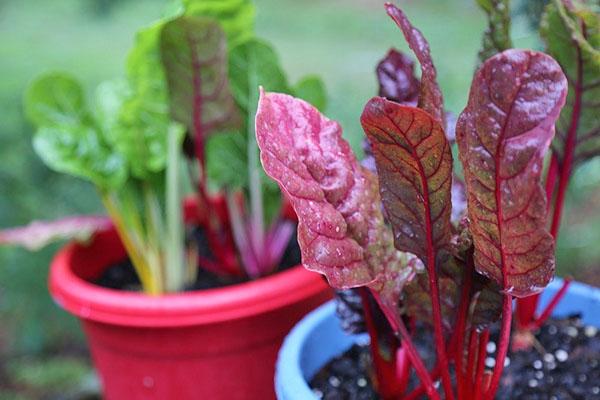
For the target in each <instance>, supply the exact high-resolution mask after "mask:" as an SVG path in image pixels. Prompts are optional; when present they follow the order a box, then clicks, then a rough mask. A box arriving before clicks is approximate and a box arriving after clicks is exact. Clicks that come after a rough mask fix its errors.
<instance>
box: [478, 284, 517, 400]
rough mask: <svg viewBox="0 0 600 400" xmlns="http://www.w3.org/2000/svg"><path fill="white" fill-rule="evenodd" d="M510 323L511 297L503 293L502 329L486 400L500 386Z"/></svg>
mask: <svg viewBox="0 0 600 400" xmlns="http://www.w3.org/2000/svg"><path fill="white" fill-rule="evenodd" d="M511 322H512V296H511V295H510V294H508V293H505V294H504V296H503V301H502V327H501V328H500V339H499V341H498V350H497V353H496V364H495V365H494V372H493V373H492V379H491V381H490V386H489V388H488V389H487V392H486V394H485V396H484V398H485V399H486V400H494V396H495V394H496V391H497V390H498V386H499V385H500V378H501V377H502V371H503V370H504V360H505V359H506V354H507V353H508V346H509V344H510V326H511Z"/></svg>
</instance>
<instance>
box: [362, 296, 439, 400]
mask: <svg viewBox="0 0 600 400" xmlns="http://www.w3.org/2000/svg"><path fill="white" fill-rule="evenodd" d="M371 293H372V294H373V297H374V298H375V300H376V301H377V304H379V307H380V308H381V311H383V313H384V314H385V317H386V319H387V320H388V322H389V323H390V326H391V327H392V329H393V330H394V332H396V334H398V335H399V336H400V338H401V339H402V346H406V351H407V353H408V357H409V358H410V362H411V363H412V365H413V367H415V372H416V373H417V376H418V377H419V379H420V380H421V382H422V383H423V384H424V385H425V391H426V392H427V395H428V396H429V398H431V399H432V400H440V395H439V393H438V392H437V390H436V389H435V386H434V385H433V381H432V380H431V376H430V375H429V372H428V371H427V368H426V367H425V364H424V363H423V360H422V359H421V356H420V355H419V352H418V351H417V349H416V348H415V345H414V344H413V342H412V338H411V337H410V334H409V333H408V330H407V329H406V326H405V325H404V321H402V318H400V316H399V315H398V313H397V312H396V310H394V307H390V306H388V305H387V304H386V303H385V302H384V301H382V300H381V297H380V296H379V293H377V292H375V291H373V290H371Z"/></svg>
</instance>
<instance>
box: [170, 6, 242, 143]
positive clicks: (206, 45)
mask: <svg viewBox="0 0 600 400" xmlns="http://www.w3.org/2000/svg"><path fill="white" fill-rule="evenodd" d="M160 51H161V57H162V61H163V65H164V68H165V73H166V78H167V83H168V86H169V95H170V98H171V101H170V107H171V115H172V117H173V119H175V120H176V121H178V122H180V123H182V124H184V125H185V126H186V127H187V128H188V130H189V131H190V132H193V133H194V137H195V139H197V140H199V141H203V140H204V139H205V137H206V136H207V135H209V134H210V133H213V132H215V131H217V130H221V129H226V128H235V127H237V126H238V125H239V123H240V116H239V113H238V110H237V108H236V105H235V102H234V99H233V95H232V94H231V90H230V87H229V81H228V74H227V46H226V39H225V33H224V32H223V30H222V29H221V28H220V26H219V23H218V22H217V21H216V20H213V19H211V18H207V17H197V16H196V17H192V16H181V17H178V18H176V19H174V20H172V21H169V22H168V23H166V24H165V26H164V27H163V28H162V31H161V36H160Z"/></svg>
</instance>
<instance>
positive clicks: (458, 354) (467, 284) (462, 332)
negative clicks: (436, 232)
mask: <svg viewBox="0 0 600 400" xmlns="http://www.w3.org/2000/svg"><path fill="white" fill-rule="evenodd" d="M466 264H467V265H466V269H465V281H464V284H463V286H462V289H461V294H460V303H459V306H458V320H457V322H456V330H455V335H454V338H453V340H454V341H455V343H452V347H453V348H454V349H453V351H454V365H455V366H456V383H457V387H458V398H459V399H463V398H464V395H465V393H464V390H465V383H464V371H463V357H464V348H465V344H464V340H465V336H466V325H467V314H468V313H469V303H470V300H471V287H472V285H473V250H472V249H471V250H470V251H469V252H468V253H467V258H466Z"/></svg>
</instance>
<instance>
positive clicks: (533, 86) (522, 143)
mask: <svg viewBox="0 0 600 400" xmlns="http://www.w3.org/2000/svg"><path fill="white" fill-rule="evenodd" d="M386 9H387V12H388V14H389V15H390V16H391V18H392V19H393V20H394V22H396V24H397V25H398V26H399V28H400V29H401V31H402V32H403V34H404V36H405V38H406V40H407V42H408V44H409V46H410V48H411V49H412V51H413V52H414V53H415V55H416V57H417V59H418V61H419V63H420V65H421V79H420V82H419V81H418V80H416V78H414V77H413V75H412V69H413V66H412V63H411V62H410V60H408V58H407V57H406V56H403V55H401V54H400V53H398V52H395V51H391V52H390V53H389V54H388V56H387V57H386V59H384V61H383V62H382V63H381V64H380V65H379V67H378V70H377V72H378V75H379V78H380V95H383V96H389V98H386V97H382V96H379V97H374V98H373V99H371V100H369V101H368V103H367V104H366V106H365V108H364V110H363V113H362V116H361V118H360V122H361V125H362V127H363V129H364V131H365V134H366V137H367V139H368V148H369V150H370V152H371V155H372V156H373V157H374V164H375V171H371V170H369V168H367V167H365V166H362V165H361V164H360V163H359V162H358V161H357V159H356V156H355V155H354V154H353V153H352V150H351V149H350V147H349V145H348V143H347V142H346V141H345V140H344V139H343V138H342V129H341V127H340V125H339V124H338V123H337V122H335V121H332V120H329V119H328V118H326V117H325V116H323V115H322V114H321V113H320V112H319V111H318V110H317V109H316V108H314V107H313V106H311V105H310V104H309V103H307V102H305V101H303V100H300V99H297V98H294V97H292V96H289V95H285V94H280V93H271V92H266V91H262V92H261V96H260V100H259V104H258V112H257V114H256V138H257V142H258V145H259V148H260V150H261V153H260V157H261V161H262V165H263V167H264V170H265V171H266V173H267V174H268V175H269V176H270V177H271V178H273V179H274V180H275V181H276V182H277V183H278V184H279V186H280V187H281V189H282V191H283V192H285V193H286V194H287V195H288V196H289V199H290V202H291V204H292V205H293V207H294V209H295V211H296V213H297V215H298V240H299V243H300V247H301V251H302V261H303V264H304V266H305V267H306V268H307V269H310V270H313V271H317V272H319V273H322V274H324V275H325V276H326V277H327V280H328V281H329V283H330V285H331V286H333V287H334V288H337V289H349V288H358V291H359V294H360V295H361V298H362V299H363V315H364V325H366V329H367V331H368V332H369V334H370V337H371V343H370V346H371V354H372V355H373V364H374V368H375V380H374V381H375V386H376V389H377V390H378V392H379V394H380V395H381V397H382V398H384V399H394V398H400V397H402V398H405V399H416V398H419V397H421V396H423V395H427V396H428V397H429V398H432V399H440V398H445V399H461V400H463V399H493V398H494V396H495V393H496V391H497V389H498V386H499V383H500V377H501V374H502V371H503V367H504V364H505V357H506V354H507V351H508V347H509V342H510V329H511V322H512V315H513V310H512V302H513V299H515V298H523V297H526V296H530V295H532V294H535V293H538V292H539V291H540V290H542V288H543V287H544V286H546V285H547V284H548V283H549V281H550V280H551V279H552V277H553V272H554V255H553V254H554V240H553V237H552V235H551V234H550V232H549V231H548V229H547V226H546V208H547V206H546V194H545V191H544V188H543V187H542V185H541V177H542V172H543V159H544V155H545V154H546V151H547V150H548V148H549V146H550V144H551V141H552V139H553V136H554V132H555V129H554V124H555V122H556V120H557V119H558V117H559V114H560V111H561V108H562V107H563V105H564V104H565V99H566V96H567V79H566V78H565V76H564V74H563V72H562V70H561V67H560V66H559V64H558V63H557V62H556V61H555V60H554V59H553V58H551V57H550V56H548V55H546V54H543V53H539V52H535V51H529V50H506V51H503V52H500V53H499V54H496V55H493V56H492V57H490V58H488V59H486V60H485V61H484V62H483V63H482V64H481V66H480V67H479V68H478V70H477V72H476V73H475V76H474V77H473V82H472V85H471V91H470V94H469V100H468V104H467V106H466V107H465V109H464V110H463V112H462V113H461V114H460V116H459V118H458V121H457V124H456V141H457V143H458V147H459V158H460V162H461V163H462V165H463V169H464V177H465V181H464V189H465V191H466V199H467V204H468V208H467V210H466V215H465V217H464V218H462V219H461V220H460V221H457V218H453V217H452V208H453V197H454V198H458V199H459V198H460V196H456V195H455V196H453V194H452V192H453V189H452V187H453V181H457V180H456V179H455V178H454V176H453V160H452V152H451V143H450V140H449V139H448V137H447V135H446V132H447V131H448V130H451V129H448V128H447V127H446V125H447V122H446V120H447V119H449V118H447V116H446V113H445V112H444V107H443V98H442V93H441V91H440V89H439V86H438V84H437V78H436V70H435V67H434V65H433V62H432V59H431V56H430V51H429V45H428V43H427V41H426V40H425V39H424V37H423V36H422V34H421V32H419V31H418V30H417V29H416V28H415V27H413V26H412V25H411V23H410V22H409V20H408V19H407V18H406V16H405V15H404V13H403V12H402V11H401V10H400V9H398V8H396V7H395V6H393V5H391V4H389V3H388V4H387V5H386ZM460 187H463V186H462V185H460V184H459V185H458V186H457V188H458V189H457V191H458V192H460ZM458 203H460V201H458ZM459 207H460V205H459ZM456 214H457V215H461V211H460V209H459V210H458V212H457V213H456ZM344 293H347V292H344ZM342 296H346V294H343V295H342ZM346 300H347V304H348V307H350V305H351V304H353V307H354V308H358V307H356V300H354V301H353V303H352V302H351V300H348V299H346ZM380 316H384V317H385V320H384V322H382V321H381V318H380ZM497 321H501V328H500V339H499V343H498V346H497V351H496V354H495V358H496V359H495V364H494V367H493V369H491V370H489V369H487V368H486V366H485V363H484V361H485V358H486V350H485V349H486V345H487V342H488V340H489V336H490V330H489V327H490V325H491V324H492V323H495V322H497ZM418 326H422V327H424V329H426V330H430V331H431V332H432V334H431V336H432V337H433V343H434V347H435V354H436V361H435V363H434V364H433V365H429V364H428V363H426V362H425V361H424V359H423V354H420V353H419V351H418V350H417V347H416V346H415V343H414V342H415V337H416V335H417V327H418ZM386 330H388V331H389V334H388V333H386ZM420 332H422V331H420ZM412 371H414V373H415V374H416V376H418V378H419V380H420V384H419V385H418V386H416V387H410V388H409V386H408V378H409V377H410V374H411V372H412ZM438 380H441V385H439V387H438V385H437V381H438ZM409 389H410V391H408V390H409Z"/></svg>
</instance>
